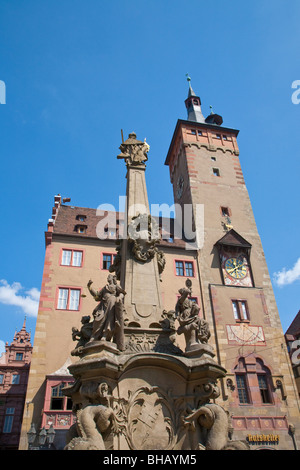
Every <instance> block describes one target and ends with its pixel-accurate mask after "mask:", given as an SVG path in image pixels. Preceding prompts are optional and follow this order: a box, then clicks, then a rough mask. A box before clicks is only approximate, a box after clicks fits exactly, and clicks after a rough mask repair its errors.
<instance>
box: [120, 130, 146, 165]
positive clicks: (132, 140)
mask: <svg viewBox="0 0 300 470" xmlns="http://www.w3.org/2000/svg"><path fill="white" fill-rule="evenodd" d="M149 149H150V146H149V144H147V142H146V139H145V140H144V142H141V141H140V140H137V138H136V134H135V132H131V134H129V136H128V139H127V140H126V141H125V142H122V144H121V145H120V150H121V153H120V154H119V155H118V157H117V158H124V159H125V162H126V164H127V165H145V162H146V161H147V160H148V155H147V153H148V152H149Z"/></svg>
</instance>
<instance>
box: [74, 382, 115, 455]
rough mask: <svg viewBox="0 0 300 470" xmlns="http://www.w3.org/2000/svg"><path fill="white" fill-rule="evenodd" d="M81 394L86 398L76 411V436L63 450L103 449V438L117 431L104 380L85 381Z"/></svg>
mask: <svg viewBox="0 0 300 470" xmlns="http://www.w3.org/2000/svg"><path fill="white" fill-rule="evenodd" d="M80 393H81V396H82V397H83V398H84V399H85V400H86V403H85V404H84V405H83V407H82V408H81V409H80V410H78V411H77V423H76V428H77V437H74V438H73V439H72V440H71V441H70V442H69V443H68V444H67V445H66V447H65V450H105V444H104V438H105V437H106V436H107V435H108V436H109V435H110V434H111V433H118V432H119V428H118V423H117V420H116V417H115V413H114V411H113V409H112V407H111V406H110V400H109V389H108V385H107V383H106V382H102V383H100V384H95V383H93V382H87V383H86V384H84V385H82V386H81V389H80Z"/></svg>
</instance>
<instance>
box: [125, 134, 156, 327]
mask: <svg viewBox="0 0 300 470" xmlns="http://www.w3.org/2000/svg"><path fill="white" fill-rule="evenodd" d="M120 150H121V153H120V154H119V155H118V158H119V159H124V160H125V162H126V167H127V175H126V178H127V187H126V197H127V201H126V211H125V221H124V228H125V230H126V232H125V236H124V239H123V240H122V249H121V260H122V261H121V275H120V283H121V285H122V287H123V288H124V289H125V291H126V296H125V310H126V314H127V326H129V327H130V326H132V327H141V328H149V327H153V326H154V325H156V326H158V324H159V323H158V322H159V321H160V319H161V314H162V302H161V293H160V276H159V275H160V272H159V264H158V260H159V259H160V256H161V252H160V250H159V249H158V247H157V245H158V243H159V241H160V233H159V226H158V224H157V222H156V220H155V219H154V218H153V217H152V216H151V214H150V210H149V202H148V195H147V187H146V179H145V170H146V164H145V162H146V161H147V160H148V156H147V154H148V151H149V145H148V144H147V143H146V142H145V141H144V142H141V141H139V140H137V138H136V134H135V133H134V132H132V133H131V134H129V137H128V139H127V140H126V141H125V142H122V144H121V146H120Z"/></svg>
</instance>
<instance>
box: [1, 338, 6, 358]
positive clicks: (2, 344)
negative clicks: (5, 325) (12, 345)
mask: <svg viewBox="0 0 300 470" xmlns="http://www.w3.org/2000/svg"><path fill="white" fill-rule="evenodd" d="M4 352H5V343H4V341H2V339H0V356H2V354H3V353H4Z"/></svg>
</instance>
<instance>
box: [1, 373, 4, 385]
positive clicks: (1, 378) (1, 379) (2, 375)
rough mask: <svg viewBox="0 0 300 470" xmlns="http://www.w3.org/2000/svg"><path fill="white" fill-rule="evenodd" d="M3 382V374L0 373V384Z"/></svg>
mask: <svg viewBox="0 0 300 470" xmlns="http://www.w3.org/2000/svg"><path fill="white" fill-rule="evenodd" d="M3 382H4V374H0V385H1V384H3Z"/></svg>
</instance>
